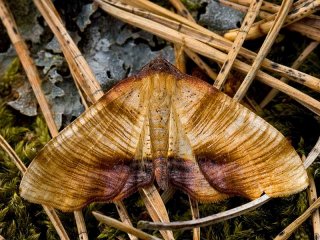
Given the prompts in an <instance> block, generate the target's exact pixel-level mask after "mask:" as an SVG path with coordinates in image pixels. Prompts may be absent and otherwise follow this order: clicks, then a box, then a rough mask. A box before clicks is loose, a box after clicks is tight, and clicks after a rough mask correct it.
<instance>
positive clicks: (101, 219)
mask: <svg viewBox="0 0 320 240" xmlns="http://www.w3.org/2000/svg"><path fill="white" fill-rule="evenodd" d="M92 214H93V216H94V217H95V218H96V219H97V220H98V221H99V222H102V223H104V224H107V225H108V226H111V227H114V228H117V229H119V230H121V231H124V232H127V233H130V234H132V235H134V236H136V237H138V238H139V239H145V240H160V239H159V238H157V237H154V236H152V235H149V234H147V233H145V232H142V231H141V230H139V229H136V228H134V227H132V226H128V225H126V224H124V223H122V222H120V221H118V220H115V219H113V218H110V217H107V216H105V215H103V214H101V213H98V212H92Z"/></svg>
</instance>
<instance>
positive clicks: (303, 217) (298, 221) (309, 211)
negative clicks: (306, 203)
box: [274, 198, 320, 240]
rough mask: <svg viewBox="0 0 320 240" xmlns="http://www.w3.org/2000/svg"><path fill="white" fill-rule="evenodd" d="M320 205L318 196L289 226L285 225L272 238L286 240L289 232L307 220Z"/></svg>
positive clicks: (289, 234)
mask: <svg viewBox="0 0 320 240" xmlns="http://www.w3.org/2000/svg"><path fill="white" fill-rule="evenodd" d="M319 207H320V198H318V199H317V200H316V201H315V202H314V203H313V204H312V205H311V206H310V207H309V208H308V209H307V210H306V211H305V212H304V213H303V214H302V215H301V216H300V217H298V218H297V219H296V220H294V221H293V222H292V223H291V224H290V225H289V226H287V227H286V228H285V229H284V230H283V231H282V232H281V233H279V234H278V236H276V237H275V238H274V240H286V239H288V238H289V237H290V236H291V234H292V233H293V232H294V231H295V230H296V229H297V228H298V227H299V226H300V225H301V224H302V223H304V221H306V220H307V218H308V217H310V216H311V214H312V213H314V211H315V210H317V209H318V208H319Z"/></svg>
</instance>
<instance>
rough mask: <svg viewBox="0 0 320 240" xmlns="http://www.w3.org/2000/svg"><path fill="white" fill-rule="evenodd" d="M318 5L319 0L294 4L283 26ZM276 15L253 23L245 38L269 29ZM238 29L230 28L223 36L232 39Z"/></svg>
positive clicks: (259, 35) (309, 13)
mask: <svg viewBox="0 0 320 240" xmlns="http://www.w3.org/2000/svg"><path fill="white" fill-rule="evenodd" d="M319 7H320V1H319V0H305V1H304V2H303V3H300V4H294V7H293V8H292V9H291V14H289V15H288V16H287V18H286V20H285V22H284V24H283V26H287V25H289V24H291V23H294V22H296V21H299V20H300V19H302V18H304V17H307V16H309V15H311V14H312V13H314V12H316V11H317V10H318V9H319ZM275 17H276V14H274V15H272V16H270V17H268V18H267V19H266V20H262V21H260V22H257V23H255V24H253V26H252V27H251V29H250V30H249V33H248V35H247V39H254V38H258V37H261V36H263V35H265V34H266V33H267V32H269V30H270V29H271V27H272V25H273V21H274V19H275ZM237 32H238V29H235V30H231V31H229V32H227V33H225V34H224V37H225V38H227V39H229V40H234V39H235V37H236V34H237Z"/></svg>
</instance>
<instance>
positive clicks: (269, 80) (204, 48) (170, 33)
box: [95, 0, 320, 110]
mask: <svg viewBox="0 0 320 240" xmlns="http://www.w3.org/2000/svg"><path fill="white" fill-rule="evenodd" d="M95 1H96V2H97V3H98V4H99V6H100V7H101V8H102V9H103V10H105V11H107V12H108V13H109V14H111V15H113V16H114V17H116V18H120V19H121V20H122V21H124V22H128V23H130V24H132V25H134V26H137V27H139V28H142V29H144V30H146V31H149V32H152V33H153V34H155V35H158V36H160V37H162V38H164V39H166V40H168V41H171V42H174V43H179V44H184V45H185V46H186V47H188V48H190V49H192V50H193V51H195V52H198V53H200V54H201V55H203V56H206V57H209V58H211V59H213V60H216V61H218V62H220V63H221V62H223V61H224V59H225V58H226V54H225V53H222V52H220V51H218V50H216V49H214V48H212V47H210V46H208V45H206V44H204V43H202V42H199V41H197V40H195V39H193V38H192V37H190V36H187V35H185V34H182V33H179V32H177V31H175V30H173V29H170V28H168V27H165V26H163V25H161V24H159V23H156V22H154V21H151V20H148V19H145V18H142V17H139V16H136V15H133V14H131V13H128V12H125V11H123V10H121V9H118V8H116V7H114V6H112V5H110V4H107V3H105V2H103V1H101V0H95ZM234 67H235V68H236V69H238V70H239V71H241V72H248V71H249V69H250V66H249V65H247V64H245V63H243V62H241V61H239V60H236V61H235V63H234ZM257 79H258V80H260V81H262V82H263V83H265V84H267V85H269V86H271V87H274V88H277V89H278V90H280V91H282V92H284V93H286V94H287V95H289V96H291V97H293V98H294V99H297V100H300V101H301V102H303V103H306V105H307V106H311V107H313V108H315V109H318V110H320V103H319V102H318V101H316V100H315V99H313V98H311V97H309V96H308V95H306V94H304V93H302V92H300V91H298V90H296V89H295V88H293V87H290V86H289V85H287V84H285V83H282V82H280V81H279V80H277V79H275V78H273V77H271V76H270V75H268V74H266V73H264V72H262V71H258V73H257Z"/></svg>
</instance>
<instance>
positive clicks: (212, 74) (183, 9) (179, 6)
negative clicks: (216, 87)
mask: <svg viewBox="0 0 320 240" xmlns="http://www.w3.org/2000/svg"><path fill="white" fill-rule="evenodd" d="M170 3H171V4H172V5H173V6H174V7H175V8H176V9H177V11H178V13H179V14H180V15H181V16H183V17H185V18H186V19H187V20H189V21H191V22H194V23H195V22H196V21H195V20H194V19H193V17H192V15H191V14H190V13H189V11H188V9H187V8H186V7H185V6H184V5H183V3H182V2H181V1H180V0H170ZM183 49H184V52H185V53H186V55H187V56H188V57H189V58H190V59H192V60H193V61H194V62H195V63H196V64H197V65H198V67H199V68H200V69H201V70H202V71H204V72H205V73H206V74H207V75H208V76H209V77H210V78H212V79H213V80H215V79H216V77H217V74H216V73H215V72H214V71H213V70H212V69H211V68H210V67H209V65H208V64H206V63H205V62H204V61H202V59H201V58H200V57H199V56H198V54H196V53H195V52H194V51H191V50H190V49H188V48H185V47H184V48H183Z"/></svg>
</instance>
